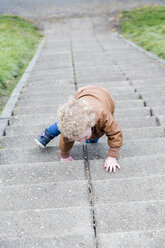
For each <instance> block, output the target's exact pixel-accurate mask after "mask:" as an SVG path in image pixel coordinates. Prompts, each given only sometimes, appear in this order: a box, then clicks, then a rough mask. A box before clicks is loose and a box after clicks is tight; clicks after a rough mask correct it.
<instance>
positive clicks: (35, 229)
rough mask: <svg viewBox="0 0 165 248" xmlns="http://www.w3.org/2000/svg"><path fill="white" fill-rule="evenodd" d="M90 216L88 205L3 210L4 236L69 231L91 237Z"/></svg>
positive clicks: (0, 215) (0, 217)
mask: <svg viewBox="0 0 165 248" xmlns="http://www.w3.org/2000/svg"><path fill="white" fill-rule="evenodd" d="M91 218H92V217H91V213H90V208H88V207H83V208H81V207H74V208H59V209H56V208H54V209H53V208H52V209H41V210H40V209H36V210H27V211H10V212H1V213H0V223H1V226H0V233H1V239H3V240H4V239H16V238H18V237H19V238H25V237H26V238H27V237H42V238H46V237H49V238H51V237H54V236H55V237H56V236H57V237H67V236H70V235H73V236H76V235H82V236H83V235H88V236H89V239H90V237H91V236H93V227H92V225H91ZM91 234H92V235H91Z"/></svg>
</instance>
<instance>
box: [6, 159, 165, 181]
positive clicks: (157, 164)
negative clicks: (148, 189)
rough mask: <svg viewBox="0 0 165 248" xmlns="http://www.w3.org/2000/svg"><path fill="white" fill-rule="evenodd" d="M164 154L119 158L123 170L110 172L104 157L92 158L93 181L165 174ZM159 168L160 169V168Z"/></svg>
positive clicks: (91, 172)
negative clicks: (106, 167)
mask: <svg viewBox="0 0 165 248" xmlns="http://www.w3.org/2000/svg"><path fill="white" fill-rule="evenodd" d="M164 159H165V155H164V154H157V155H152V156H151V155H141V156H133V157H129V158H128V157H125V158H119V159H118V163H119V165H120V167H121V170H120V171H118V172H117V173H115V174H114V173H112V174H111V175H110V174H109V173H106V172H105V169H104V168H103V167H104V160H105V158H104V159H98V160H90V162H89V165H90V175H91V181H92V183H93V181H94V182H96V181H97V180H99V181H100V180H112V181H113V180H117V179H119V181H118V183H120V180H122V179H127V178H128V179H129V178H133V177H142V178H143V177H152V176H157V175H158V176H161V175H165V169H164V166H163V164H164ZM11 166H12V165H11ZM158 168H159V170H158Z"/></svg>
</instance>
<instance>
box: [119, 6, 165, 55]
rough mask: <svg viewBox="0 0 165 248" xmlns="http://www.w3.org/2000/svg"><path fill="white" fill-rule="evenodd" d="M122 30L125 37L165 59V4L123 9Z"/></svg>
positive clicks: (121, 17)
mask: <svg viewBox="0 0 165 248" xmlns="http://www.w3.org/2000/svg"><path fill="white" fill-rule="evenodd" d="M120 32H121V33H122V35H123V36H124V37H125V38H127V39H130V40H131V41H133V42H135V43H136V44H138V45H139V46H141V47H143V48H144V49H146V50H147V51H150V52H152V53H154V54H156V55H157V56H159V57H160V58H163V59H165V6H145V7H142V8H138V9H133V10H130V11H123V12H122V14H121V16H120Z"/></svg>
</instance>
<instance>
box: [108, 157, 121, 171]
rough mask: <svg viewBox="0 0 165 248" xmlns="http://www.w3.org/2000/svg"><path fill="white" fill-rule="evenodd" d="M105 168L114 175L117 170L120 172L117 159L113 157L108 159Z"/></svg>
mask: <svg viewBox="0 0 165 248" xmlns="http://www.w3.org/2000/svg"><path fill="white" fill-rule="evenodd" d="M104 168H106V171H107V172H108V171H109V172H110V173H112V172H114V173H115V172H116V168H118V169H119V170H120V166H119V165H118V163H117V161H116V158H112V157H108V158H107V159H106V160H105V163H104Z"/></svg>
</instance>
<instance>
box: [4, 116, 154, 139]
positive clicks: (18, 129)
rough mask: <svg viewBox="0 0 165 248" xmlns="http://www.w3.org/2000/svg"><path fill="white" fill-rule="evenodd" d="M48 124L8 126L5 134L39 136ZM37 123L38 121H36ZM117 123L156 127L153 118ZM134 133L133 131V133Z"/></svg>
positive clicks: (127, 125)
mask: <svg viewBox="0 0 165 248" xmlns="http://www.w3.org/2000/svg"><path fill="white" fill-rule="evenodd" d="M54 121H55V120H53V122H49V123H47V124H46V123H43V124H40V125H39V124H37V125H35V124H36V123H34V125H33V126H31V123H30V125H29V126H28V125H27V123H23V124H26V126H25V125H21V126H8V127H7V128H6V130H5V133H6V135H7V136H20V135H34V136H36V135H39V134H40V133H41V132H42V131H43V130H45V128H47V127H48V126H49V125H52V124H53V123H54ZM37 123H38V121H37ZM118 123H119V124H120V127H121V128H122V129H123V128H126V129H129V128H141V127H156V128H157V121H156V118H155V117H140V118H133V119H130V118H127V119H124V120H121V121H119V120H118ZM133 133H134V131H133Z"/></svg>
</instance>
